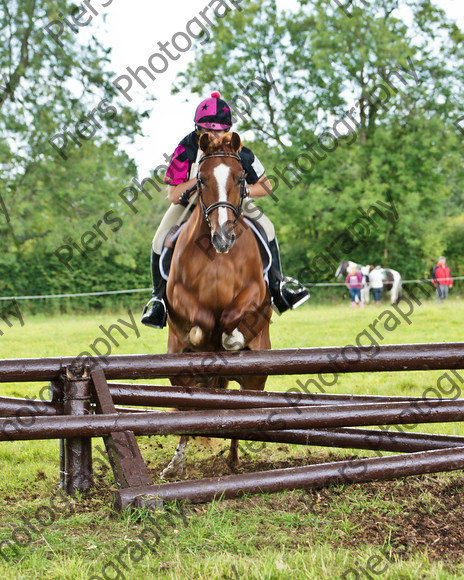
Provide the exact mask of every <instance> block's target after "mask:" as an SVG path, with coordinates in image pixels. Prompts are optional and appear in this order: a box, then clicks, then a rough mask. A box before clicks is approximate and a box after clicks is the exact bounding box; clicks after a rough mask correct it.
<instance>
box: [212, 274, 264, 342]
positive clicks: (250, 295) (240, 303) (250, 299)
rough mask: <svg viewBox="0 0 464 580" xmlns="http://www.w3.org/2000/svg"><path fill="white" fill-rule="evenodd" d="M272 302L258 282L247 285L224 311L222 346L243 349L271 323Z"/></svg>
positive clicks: (221, 320)
mask: <svg viewBox="0 0 464 580" xmlns="http://www.w3.org/2000/svg"><path fill="white" fill-rule="evenodd" d="M271 314H272V309H271V303H270V301H269V300H268V298H267V297H266V295H265V294H263V292H262V288H261V287H260V285H259V284H258V283H255V284H250V285H249V286H247V287H246V288H245V289H244V290H243V291H242V292H240V294H239V295H238V296H237V297H236V298H235V300H234V301H233V302H232V305H231V306H230V307H229V308H227V310H225V311H224V312H223V313H222V316H221V319H220V326H221V328H222V329H223V334H222V346H223V347H224V348H225V349H226V350H241V349H243V348H244V347H245V346H246V345H248V344H249V343H250V342H251V341H252V340H253V339H255V338H256V337H257V336H258V335H259V334H260V333H261V331H262V330H263V328H265V327H266V326H267V325H269V321H270V319H271Z"/></svg>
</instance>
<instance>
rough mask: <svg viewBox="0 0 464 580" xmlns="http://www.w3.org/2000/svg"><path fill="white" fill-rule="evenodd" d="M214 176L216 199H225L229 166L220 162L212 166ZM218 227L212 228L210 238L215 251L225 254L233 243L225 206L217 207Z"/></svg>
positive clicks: (233, 236)
mask: <svg viewBox="0 0 464 580" xmlns="http://www.w3.org/2000/svg"><path fill="white" fill-rule="evenodd" d="M213 174H214V177H215V178H216V182H217V188H218V201H219V202H226V201H227V180H228V179H229V175H230V167H229V166H228V165H226V164H225V163H221V164H220V165H218V166H217V167H215V168H214V171H213ZM217 211H218V226H219V227H218V228H212V231H211V240H212V243H213V246H214V247H215V248H216V251H217V252H219V253H221V254H227V252H228V251H229V250H230V248H231V247H232V246H233V245H234V242H235V234H234V232H233V228H232V224H231V222H230V220H229V219H228V217H227V216H228V214H227V212H228V211H230V210H227V208H226V207H219V208H218V210H217Z"/></svg>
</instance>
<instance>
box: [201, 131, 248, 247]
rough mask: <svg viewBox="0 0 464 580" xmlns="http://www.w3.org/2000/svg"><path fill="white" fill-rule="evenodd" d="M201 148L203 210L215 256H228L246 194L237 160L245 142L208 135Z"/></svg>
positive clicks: (235, 136)
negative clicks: (218, 254)
mask: <svg viewBox="0 0 464 580" xmlns="http://www.w3.org/2000/svg"><path fill="white" fill-rule="evenodd" d="M199 145H200V149H201V150H202V151H203V153H204V155H203V156H202V157H201V158H200V161H199V167H198V196H199V199H200V206H201V210H202V212H203V217H204V218H205V220H206V223H207V224H208V226H209V228H210V230H211V242H212V244H213V246H214V248H215V249H216V252H218V253H220V254H226V253H227V252H228V251H229V250H230V249H231V248H232V246H233V245H234V243H235V239H236V235H235V226H236V224H237V220H238V219H239V217H240V214H241V211H242V202H243V198H244V197H245V194H246V183H245V174H244V171H243V167H242V163H241V161H240V157H239V156H238V152H239V151H240V149H241V147H242V142H241V140H240V137H239V135H238V134H237V133H226V134H225V135H223V136H222V137H220V138H216V137H214V136H213V135H211V134H209V133H205V134H204V135H202V136H201V137H200V142H199Z"/></svg>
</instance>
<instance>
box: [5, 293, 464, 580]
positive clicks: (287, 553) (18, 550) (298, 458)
mask: <svg viewBox="0 0 464 580" xmlns="http://www.w3.org/2000/svg"><path fill="white" fill-rule="evenodd" d="M134 308H135V307H134ZM386 311H392V308H391V306H389V305H388V304H387V303H384V304H383V305H382V307H380V308H377V307H374V306H373V305H371V306H369V307H366V308H365V309H364V310H362V311H361V310H357V311H352V310H351V309H350V307H349V305H348V303H346V304H341V305H339V306H314V305H311V304H308V305H305V306H304V307H302V308H300V309H298V310H297V311H295V312H288V313H286V314H285V315H284V316H282V317H281V318H279V317H275V319H274V322H273V324H272V325H271V337H272V344H273V348H277V349H278V348H293V347H317V346H330V345H339V346H344V345H348V344H354V343H355V341H356V337H358V336H359V335H360V333H362V331H364V330H365V329H369V325H372V324H373V323H374V321H375V320H376V319H377V320H378V317H379V315H380V314H381V313H382V312H386ZM463 311H464V302H462V301H460V300H449V301H448V302H446V303H445V304H444V305H441V306H437V305H436V304H435V303H433V302H425V303H423V304H422V305H421V306H416V307H415V308H414V312H413V313H412V314H411V316H410V322H411V324H407V322H406V321H405V320H401V322H400V323H399V324H397V325H396V328H395V329H394V330H386V329H385V328H384V326H383V323H381V322H380V323H377V326H376V328H377V330H381V331H382V334H383V340H382V341H380V342H381V343H382V344H401V343H423V342H424V343H425V342H447V341H450V342H451V341H459V340H462V330H461V328H462V322H461V321H462V319H463ZM134 315H135V314H134ZM398 316H399V315H398ZM385 317H386V314H385V315H384V317H383V319H385ZM118 319H123V320H126V321H127V320H129V315H128V313H127V311H125V312H124V311H122V312H119V313H117V314H104V315H88V316H71V315H65V316H61V317H57V318H50V317H46V316H34V317H27V316H26V317H25V326H24V327H19V323H16V324H15V323H14V324H13V327H11V328H8V327H6V326H5V325H4V324H3V322H2V321H1V320H0V325H1V326H0V330H2V331H4V335H3V336H1V337H0V354H1V356H2V357H3V358H22V357H25V358H30V357H50V356H51V357H54V356H77V355H78V354H79V353H81V352H83V351H86V350H88V349H89V345H90V344H92V343H93V342H94V341H95V340H96V339H97V338H98V337H102V336H103V332H102V330H101V328H100V325H103V327H104V328H108V327H109V326H110V325H111V324H114V323H116V322H117V320H118ZM138 319H139V316H138V313H137V316H136V322H137V326H138V332H139V333H140V336H139V337H137V336H136V333H135V331H134V330H131V329H129V328H127V329H126V332H127V335H128V337H127V338H126V339H123V338H122V337H121V338H120V340H119V339H118V342H119V346H117V347H116V345H112V354H124V353H130V354H133V353H162V352H165V347H166V339H167V331H155V330H153V329H147V328H144V327H142V326H141V325H140V324H138ZM13 322H14V321H13ZM114 337H115V338H116V337H117V334H116V333H114ZM364 343H366V335H364ZM442 374H443V372H442V371H427V372H426V371H421V372H419V371H417V372H407V373H406V372H396V373H393V372H392V373H352V374H346V375H340V376H339V377H338V380H337V382H336V383H335V384H334V386H333V387H330V388H327V391H328V392H334V393H355V394H397V395H422V394H423V392H424V391H425V390H426V389H427V388H429V387H433V386H436V383H437V379H438V378H439V377H440V376H441V375H442ZM307 378H309V376H308V377H299V376H287V377H269V379H268V383H267V386H266V388H267V389H268V390H287V389H288V388H290V387H295V386H296V385H297V382H296V381H297V380H300V381H301V382H303V383H304V382H305V381H306V379H307ZM327 378H329V376H327ZM163 382H164V381H163ZM44 384H45V383H34V384H22V383H16V384H8V385H2V386H1V392H2V394H3V395H6V396H21V397H22V396H26V395H27V396H34V395H38V392H39V391H40V388H41V387H42V386H43V385H44ZM415 431H424V432H425V431H428V432H440V433H453V434H459V435H464V429H463V428H462V424H461V423H448V424H443V425H440V426H439V427H437V426H434V425H426V426H423V427H422V426H420V427H417V428H416V429H415ZM139 444H140V447H141V450H142V453H143V456H144V458H145V460H146V461H147V463H148V466H149V468H150V470H151V473H152V475H153V477H154V480H155V481H156V476H157V475H156V474H157V473H158V472H159V470H160V469H161V468H162V467H163V466H165V465H166V463H167V462H168V461H169V458H170V456H171V454H172V452H173V450H174V447H175V444H176V438H174V437H161V438H157V437H150V438H149V437H143V438H139ZM101 446H102V441H101V439H95V440H94V448H96V447H101ZM226 449H227V442H219V443H217V444H216V445H215V446H213V447H210V448H206V447H203V446H202V445H201V444H200V443H198V442H191V443H189V446H188V448H187V459H186V462H187V476H188V475H190V476H191V477H201V475H202V471H204V470H208V469H210V468H211V469H213V468H214V469H215V470H217V471H219V472H221V470H222V472H223V473H227V471H226V469H225V468H224V455H223V454H224V451H225V450H226ZM254 449H257V450H258V451H256V452H252V451H249V452H245V453H242V458H243V465H244V470H246V471H250V470H252V469H253V466H258V467H257V468H258V469H262V467H260V465H261V466H262V465H266V464H270V465H281V464H283V463H285V464H289V465H291V464H295V465H300V464H303V463H304V462H307V461H308V460H309V461H310V462H312V463H313V462H318V461H328V460H333V459H340V458H343V457H350V458H351V457H355V456H363V457H367V456H370V455H372V453H369V452H364V451H361V452H357V451H355V450H348V449H346V450H328V449H322V448H308V449H306V448H302V447H298V446H292V445H280V444H266V445H265V446H264V447H263V446H261V444H258V445H257V446H256V447H254ZM0 467H1V478H0V522H1V523H0V576H1V577H4V578H11V579H20V578H47V579H57V580H58V579H60V580H61V579H62V578H65V579H68V578H69V579H73V580H74V579H83V580H84V579H85V580H87V579H90V578H92V577H98V578H105V577H106V578H128V579H139V578H140V579H142V578H144V579H145V578H167V579H178V578H181V579H183V578H186V579H190V578H195V579H197V578H198V579H216V578H217V579H225V578H233V579H235V578H240V579H259V580H261V579H266V580H267V579H269V580H271V579H286V578H290V579H293V578H294V579H300V578H341V577H346V578H355V577H356V574H358V577H359V578H368V577H369V576H367V575H366V574H365V573H364V572H363V571H362V570H363V568H364V569H366V570H367V568H366V566H367V565H368V563H369V562H371V563H372V562H376V563H377V566H378V568H377V569H378V570H382V573H381V574H377V573H375V574H374V573H372V572H370V574H371V575H372V577H382V578H391V579H397V578H404V579H408V578H411V579H417V578H439V579H445V578H456V577H457V578H463V577H464V562H463V559H462V556H461V555H460V554H459V549H458V547H457V548H456V549H454V548H452V544H451V543H450V541H449V536H450V534H451V536H453V534H454V535H455V536H456V544H457V546H459V545H462V542H461V540H462V538H461V536H460V531H459V530H460V526H459V525H458V524H457V523H456V524H455V525H453V522H454V521H455V522H462V516H461V512H460V505H459V503H460V502H459V498H460V497H462V493H463V492H464V483H463V482H462V479H461V474H460V473H457V474H437V475H434V476H433V477H431V476H430V477H429V476H427V477H421V478H408V479H407V480H398V481H394V482H385V483H379V484H363V485H358V486H357V485H353V486H349V485H345V486H342V485H340V486H334V487H331V488H330V489H328V490H318V491H316V490H309V491H308V492H304V491H301V490H300V491H293V492H282V493H279V494H273V495H262V496H249V497H246V498H243V499H240V500H227V501H216V502H213V503H211V504H207V505H199V506H185V507H184V508H183V509H184V514H185V517H181V516H180V515H179V513H178V509H179V508H178V507H177V506H168V510H167V511H168V513H171V517H170V521H167V522H166V521H165V516H162V515H158V516H157V518H158V519H157V520H155V521H156V523H153V520H151V519H150V518H149V517H148V516H147V514H146V513H143V512H141V513H129V512H126V513H123V514H118V513H116V512H114V510H113V509H112V493H113V490H114V480H113V476H112V474H111V471H110V470H109V469H108V468H107V467H106V466H105V465H101V463H98V465H97V466H96V469H95V472H96V473H95V479H96V487H95V489H93V490H92V491H91V492H90V493H88V494H85V495H83V496H77V497H74V498H72V499H70V500H69V502H71V503H70V504H69V503H65V501H64V500H60V499H59V498H58V494H59V491H58V484H59V475H58V470H59V462H58V442H57V441H41V442H33V441H19V442H14V443H2V444H1V445H0ZM51 501H54V503H50V502H51ZM453 502H455V504H456V505H455V507H453V506H454V504H453ZM70 505H71V506H72V509H71V508H70V507H69V506H70ZM47 508H49V509H48V511H47ZM37 510H39V511H37ZM50 510H51V511H50ZM47 514H48V515H47ZM176 514H177V515H176ZM37 516H38V517H37ZM38 519H40V522H38V521H37V520H38ZM27 522H29V523H30V525H31V526H32V528H29V529H27V528H26V529H24V526H27ZM163 522H164V523H163ZM421 522H430V523H429V524H427V525H428V527H427V528H426V529H425V528H424V530H422V528H421V525H422V524H421ZM433 522H435V523H437V522H444V523H443V524H442V525H441V527H440V529H437V530H436V531H434V528H433ZM424 525H425V524H424ZM437 526H438V523H437ZM447 527H448V528H449V529H448V532H446V533H445V531H443V530H445V529H446V528H447ZM410 529H411V530H413V531H414V533H415V536H412V535H411V536H410V535H408V534H409V531H408V530H410ZM442 529H443V530H442ZM15 530H16V536H15V537H16V539H17V540H18V542H17V544H16V545H15V547H13V546H11V545H7V544H2V542H4V541H7V540H10V539H11V538H12V532H14V531H15ZM156 530H158V532H156ZM144 531H145V532H146V533H145V535H143V534H144ZM156 533H158V536H159V541H157V540H156ZM412 533H413V532H412V531H411V534H412ZM420 533H423V537H422V536H420ZM435 533H436V534H437V538H439V540H438V541H436V540H435V539H434V537H435V536H433V534H435ZM141 538H142V539H141ZM408 538H415V539H408ZM421 538H422V539H423V541H419V540H421ZM446 538H448V539H446ZM144 540H145V541H144ZM442 543H445V549H444V551H442V552H441V551H440V546H441V545H442ZM2 554H3V555H4V557H2ZM463 556H464V553H463ZM5 557H6V558H7V559H8V560H9V561H5ZM350 568H351V569H354V570H356V573H355V572H351V573H350V572H347V571H348V570H349V569H350ZM345 572H346V574H345V576H344V573H345ZM367 573H369V571H368V570H367Z"/></svg>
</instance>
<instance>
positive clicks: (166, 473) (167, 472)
mask: <svg viewBox="0 0 464 580" xmlns="http://www.w3.org/2000/svg"><path fill="white" fill-rule="evenodd" d="M183 475H184V470H183V469H176V468H174V467H171V468H170V467H169V465H168V466H167V467H166V468H165V469H163V471H162V472H161V473H160V475H159V476H160V479H171V478H172V477H182V476H183Z"/></svg>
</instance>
